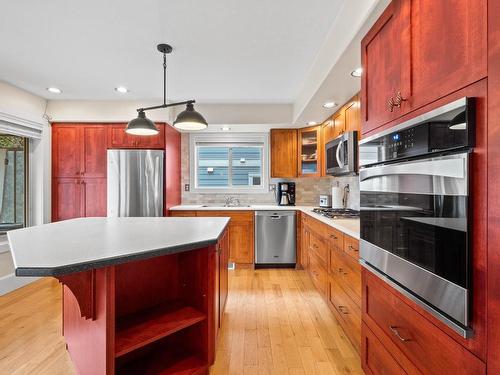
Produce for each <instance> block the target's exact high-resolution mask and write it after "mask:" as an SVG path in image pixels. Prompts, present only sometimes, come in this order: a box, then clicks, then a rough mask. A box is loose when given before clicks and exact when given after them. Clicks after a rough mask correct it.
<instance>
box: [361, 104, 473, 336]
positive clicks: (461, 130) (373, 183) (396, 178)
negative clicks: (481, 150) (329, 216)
mask: <svg viewBox="0 0 500 375" xmlns="http://www.w3.org/2000/svg"><path fill="white" fill-rule="evenodd" d="M474 125H475V108H474V98H462V99H459V100H457V101H455V102H452V103H449V104H447V105H445V106H443V107H440V108H437V109H435V110H433V111H431V112H428V113H426V114H423V115H421V116H418V117H415V118H413V119H411V120H409V121H407V122H404V123H402V124H400V125H397V126H395V127H392V128H390V129H388V130H385V131H383V132H381V133H378V134H375V135H373V136H370V137H367V138H364V139H363V140H361V141H360V146H359V154H360V163H359V164H360V167H359V179H360V198H361V199H360V204H361V211H360V224H361V228H360V263H361V264H362V265H363V266H364V267H365V268H367V269H368V270H369V271H371V272H373V273H374V274H376V275H377V276H379V277H380V278H382V279H383V280H385V281H386V282H387V283H389V284H390V285H391V286H393V287H394V288H396V289H397V290H399V291H400V292H401V293H403V294H404V295H406V296H407V297H408V298H410V299H411V300H413V301H414V302H416V303H417V304H419V305H420V306H422V307H423V308H424V309H426V310H427V311H429V312H430V313H431V314H433V315H434V316H435V317H437V318H438V319H440V320H441V321H443V322H444V323H445V324H447V325H448V326H449V327H451V328H452V329H454V330H455V331H456V332H457V333H459V334H461V335H462V336H463V337H470V335H471V333H472V332H471V328H470V323H471V316H470V313H471V311H472V308H471V301H472V299H471V294H472V290H471V266H470V259H471V258H472V249H471V245H470V236H471V231H470V227H471V220H470V217H471V216H470V212H471V210H472V209H473V208H472V207H470V204H471V200H470V199H469V181H471V178H470V175H471V173H473V171H471V169H470V160H471V158H472V157H473V147H474V127H475V126H474Z"/></svg>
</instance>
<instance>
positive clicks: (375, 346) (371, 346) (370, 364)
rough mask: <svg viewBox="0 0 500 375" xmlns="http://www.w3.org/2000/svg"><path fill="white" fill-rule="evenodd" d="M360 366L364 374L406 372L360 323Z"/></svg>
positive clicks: (364, 325) (396, 373) (376, 374)
mask: <svg viewBox="0 0 500 375" xmlns="http://www.w3.org/2000/svg"><path fill="white" fill-rule="evenodd" d="M361 353H362V358H363V362H362V363H361V366H362V367H363V371H364V372H365V373H366V374H373V375H400V374H407V373H408V372H406V371H405V370H403V368H402V367H401V366H400V365H399V363H398V362H397V361H396V360H395V359H394V357H393V356H392V355H391V353H389V352H388V351H387V349H386V348H385V347H384V346H383V344H382V343H381V342H380V340H379V339H378V338H377V337H376V336H375V334H374V333H373V332H372V331H371V330H370V328H368V327H367V325H366V324H364V323H362V324H361Z"/></svg>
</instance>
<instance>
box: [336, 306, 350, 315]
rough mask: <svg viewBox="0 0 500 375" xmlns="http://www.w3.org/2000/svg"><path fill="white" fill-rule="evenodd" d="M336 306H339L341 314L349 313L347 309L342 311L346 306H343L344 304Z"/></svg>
mask: <svg viewBox="0 0 500 375" xmlns="http://www.w3.org/2000/svg"><path fill="white" fill-rule="evenodd" d="M338 308H339V311H340V312H341V313H342V314H344V315H347V314H349V311H344V309H346V310H347V307H345V306H338Z"/></svg>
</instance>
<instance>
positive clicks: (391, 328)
mask: <svg viewBox="0 0 500 375" xmlns="http://www.w3.org/2000/svg"><path fill="white" fill-rule="evenodd" d="M389 329H390V330H391V332H392V333H393V334H394V336H396V337H397V338H398V339H399V340H400V341H403V342H408V341H411V339H406V338H404V337H403V336H401V335H400V333H399V331H398V327H396V326H389Z"/></svg>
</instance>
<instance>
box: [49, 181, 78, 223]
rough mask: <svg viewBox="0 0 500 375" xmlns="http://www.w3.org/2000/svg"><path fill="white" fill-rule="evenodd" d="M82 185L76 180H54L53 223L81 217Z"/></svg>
mask: <svg viewBox="0 0 500 375" xmlns="http://www.w3.org/2000/svg"><path fill="white" fill-rule="evenodd" d="M81 212H82V202H81V184H80V180H79V179H76V178H53V179H52V221H60V220H67V219H74V218H76V217H81V216H82V214H81Z"/></svg>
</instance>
